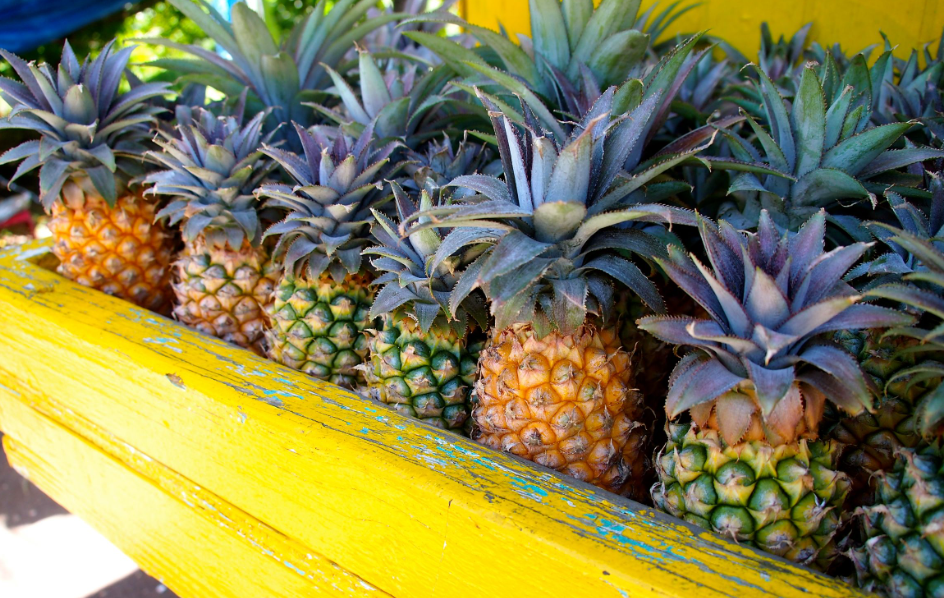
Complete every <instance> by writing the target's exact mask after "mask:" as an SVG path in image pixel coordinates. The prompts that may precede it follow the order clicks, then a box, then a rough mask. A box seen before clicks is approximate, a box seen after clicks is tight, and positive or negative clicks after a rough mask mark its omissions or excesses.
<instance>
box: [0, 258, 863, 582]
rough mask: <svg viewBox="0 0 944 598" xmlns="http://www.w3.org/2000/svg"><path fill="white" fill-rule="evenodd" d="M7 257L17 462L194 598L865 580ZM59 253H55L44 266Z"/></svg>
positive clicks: (8, 364) (7, 387)
mask: <svg viewBox="0 0 944 598" xmlns="http://www.w3.org/2000/svg"><path fill="white" fill-rule="evenodd" d="M50 259H53V260H54V258H52V256H51V254H50V253H49V246H48V244H42V243H35V244H31V245H27V246H25V247H20V248H11V249H7V250H5V251H2V252H0V429H2V430H3V432H4V433H5V434H7V436H5V437H4V443H5V448H6V451H7V455H8V456H9V459H10V461H11V463H12V464H13V466H14V467H16V468H17V470H18V471H20V472H21V473H22V474H24V475H25V476H26V477H28V478H29V479H30V480H32V481H33V482H35V483H36V484H37V485H38V486H39V487H40V488H42V489H43V490H44V491H45V492H47V493H48V494H50V495H51V496H52V497H53V498H55V499H56V500H57V501H59V502H61V503H62V504H63V505H64V506H65V507H66V508H68V509H69V510H70V511H72V512H74V513H76V514H78V515H79V516H81V517H82V518H83V519H85V520H86V521H87V522H89V523H90V524H91V525H93V526H94V527H96V528H97V529H98V530H99V531H101V532H102V533H103V534H104V535H105V536H107V537H108V538H109V539H110V540H112V541H113V542H114V543H115V544H116V545H118V547H120V548H121V549H122V550H123V551H125V552H126V553H127V554H128V555H129V556H130V557H131V558H133V559H134V560H135V561H137V562H138V563H139V564H140V566H141V567H142V568H143V569H144V570H145V571H147V572H148V573H150V574H151V575H154V576H156V577H158V578H160V579H161V580H162V581H163V582H164V583H165V584H166V585H167V586H168V587H170V588H171V589H173V590H174V591H175V592H176V593H178V594H179V595H180V596H182V597H184V598H211V597H217V596H219V597H239V598H269V597H272V598H274V597H293V596H313V595H319V596H320V595H374V596H386V595H390V596H404V597H405V596H463V597H464V596H482V597H486V596H487V597H491V596H518V597H531V596H572V597H576V596H593V597H606V596H614V597H619V596H623V597H633V598H636V597H641V596H698V598H708V597H710V596H736V597H738V598H747V597H751V596H772V597H773V596H776V597H788V596H807V597H810V596H824V597H826V596H829V597H832V596H856V595H861V594H860V593H859V592H858V591H856V590H855V589H853V588H851V587H849V586H847V585H845V584H843V583H842V582H840V581H838V580H834V579H830V578H828V577H825V576H822V575H818V574H816V573H813V572H811V571H808V570H806V569H804V568H802V567H797V566H795V565H792V564H789V563H787V562H785V561H783V560H780V559H777V558H775V557H771V556H769V555H765V554H763V553H761V552H758V551H755V550H753V549H750V548H747V547H744V546H738V545H737V544H735V543H733V542H729V541H727V540H726V539H724V538H721V537H719V536H716V535H714V534H712V533H708V532H705V531H704V530H701V529H698V528H695V527H692V526H689V525H686V524H684V523H682V522H680V521H678V520H676V519H673V518H671V517H668V516H666V515H663V514H660V513H657V512H654V511H653V510H652V509H650V508H647V507H644V506H641V505H639V504H637V503H633V502H631V501H628V500H625V499H622V498H620V497H617V496H614V495H612V494H609V493H606V492H603V491H600V490H597V489H594V488H592V487H590V486H587V485H584V484H581V483H579V482H576V481H574V480H572V479H570V478H567V477H565V476H561V475H558V474H556V473H554V472H551V471H548V470H546V469H543V468H540V467H537V466H534V465H532V464H530V463H528V462H525V461H522V460H519V459H517V458H516V457H513V456H509V455H505V454H501V453H497V452H493V451H491V450H489V449H486V448H484V447H481V446H479V445H477V444H475V443H474V442H472V441H470V440H468V439H465V438H460V437H458V436H456V435H453V434H450V433H446V432H442V431H440V430H438V429H435V428H432V427H430V426H427V425H425V424H423V423H420V422H417V421H415V420H412V419H408V418H406V417H403V416H401V415H399V414H397V413H395V412H393V411H391V410H388V409H387V408H385V407H383V406H380V405H375V404H373V403H370V402H367V401H365V400H364V399H361V398H359V397H358V396H356V395H354V394H351V393H349V392H346V391H344V390H342V389H340V388H337V387H335V386H333V385H331V384H327V383H324V382H320V381H318V380H314V379H312V378H309V377H307V376H305V375H303V374H300V373H298V372H295V371H292V370H290V369H287V368H284V367H281V366H279V365H276V364H274V363H272V362H268V361H265V360H263V359H260V358H258V357H256V356H255V355H253V354H252V353H250V352H249V351H245V350H242V349H239V348H237V347H233V346H230V345H228V344H226V343H224V342H222V341H220V340H218V339H215V338H210V337H207V336H204V335H202V334H200V333H198V332H196V331H193V330H190V329H188V328H186V327H184V326H183V325H181V324H178V323H176V322H173V321H171V320H169V319H166V318H163V317H160V316H156V315H154V314H151V313H149V312H146V311H143V310H140V309H137V308H135V307H134V306H132V305H130V304H128V303H125V302H123V301H120V300H117V299H114V298H112V297H109V296H107V295H104V294H102V293H99V292H97V291H93V290H90V289H87V288H84V287H81V286H79V285H77V284H74V283H72V282H69V281H67V280H65V279H64V278H62V277H60V276H59V275H57V274H55V273H54V272H52V271H51V270H50V269H48V265H49V261H50ZM44 264H45V265H46V266H47V267H43V265H44Z"/></svg>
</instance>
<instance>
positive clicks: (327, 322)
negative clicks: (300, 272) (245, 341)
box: [266, 272, 374, 389]
mask: <svg viewBox="0 0 944 598" xmlns="http://www.w3.org/2000/svg"><path fill="white" fill-rule="evenodd" d="M373 296H374V293H373V290H371V288H370V280H369V277H368V276H366V275H364V274H353V275H352V274H348V275H347V276H346V277H345V278H344V280H343V281H342V282H340V283H338V282H336V281H335V280H334V279H333V278H332V277H331V275H330V274H328V273H327V272H324V273H322V275H321V276H320V277H319V278H318V280H316V281H308V280H305V279H304V278H295V277H283V278H281V279H280V280H279V284H278V286H277V287H276V289H275V293H274V299H273V302H272V304H271V305H270V306H269V308H268V314H269V319H270V321H271V324H272V328H271V330H269V331H268V332H267V333H266V338H267V341H268V345H269V348H268V357H269V359H272V360H273V361H277V362H279V363H281V364H282V365H285V366H288V367H290V368H293V369H296V370H299V371H301V372H305V373H306V374H309V375H311V376H314V377H315V378H319V379H321V380H326V381H328V382H332V383H334V384H337V385H338V386H343V387H345V388H351V389H356V388H358V387H359V386H361V385H363V383H364V380H363V374H362V372H361V370H360V368H358V366H360V365H361V364H362V363H364V361H365V359H366V358H367V354H368V351H369V347H368V341H367V335H366V334H365V331H366V330H367V329H368V328H370V327H372V322H371V320H370V316H369V312H370V306H371V301H372V300H373Z"/></svg>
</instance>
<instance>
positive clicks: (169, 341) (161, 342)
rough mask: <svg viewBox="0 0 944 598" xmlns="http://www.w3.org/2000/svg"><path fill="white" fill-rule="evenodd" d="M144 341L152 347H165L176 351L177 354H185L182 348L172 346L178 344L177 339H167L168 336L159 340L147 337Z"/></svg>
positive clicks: (158, 338)
mask: <svg viewBox="0 0 944 598" xmlns="http://www.w3.org/2000/svg"><path fill="white" fill-rule="evenodd" d="M143 340H144V342H146V343H151V344H152V345H161V346H163V347H166V348H168V349H170V350H171V351H175V352H177V353H183V351H182V350H181V349H180V347H173V346H171V344H172V343H177V342H178V341H177V339H176V338H167V337H166V336H159V337H157V338H152V337H147V338H145V339H143Z"/></svg>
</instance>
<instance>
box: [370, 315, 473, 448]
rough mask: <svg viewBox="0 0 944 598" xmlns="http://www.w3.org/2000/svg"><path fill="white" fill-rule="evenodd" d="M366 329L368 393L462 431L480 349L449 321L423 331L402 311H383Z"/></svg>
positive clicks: (411, 413)
mask: <svg viewBox="0 0 944 598" xmlns="http://www.w3.org/2000/svg"><path fill="white" fill-rule="evenodd" d="M383 322H384V324H383V328H381V329H380V330H378V331H376V332H373V333H371V334H370V338H369V346H370V361H369V362H368V363H367V364H366V367H365V372H366V378H367V384H368V387H369V391H368V392H369V394H370V396H371V398H373V399H376V400H378V401H381V402H382V403H386V404H388V405H390V406H391V407H393V409H394V410H396V411H397V412H399V413H401V414H403V415H408V416H410V417H415V418H417V419H421V420H423V421H425V422H426V423H429V424H432V425H434V426H436V427H439V428H444V429H446V430H454V431H460V432H461V431H462V430H463V429H464V428H465V427H466V424H467V422H468V421H469V396H468V395H469V389H470V388H471V387H472V383H473V381H474V378H475V367H476V362H477V360H478V355H477V354H473V353H472V352H470V351H469V350H468V349H467V348H466V346H465V342H464V341H463V339H461V338H459V335H458V334H456V332H455V330H454V329H453V328H451V327H450V326H436V325H435V324H434V325H433V327H432V328H431V329H430V330H429V332H426V333H424V332H423V331H422V330H421V329H420V327H419V325H418V324H417V323H416V321H415V320H414V319H413V318H411V317H409V316H408V315H406V314H404V313H402V312H399V311H397V312H394V313H393V314H388V315H385V316H384V317H383Z"/></svg>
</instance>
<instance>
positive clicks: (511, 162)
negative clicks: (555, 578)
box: [417, 89, 695, 497]
mask: <svg viewBox="0 0 944 598" xmlns="http://www.w3.org/2000/svg"><path fill="white" fill-rule="evenodd" d="M613 99H614V90H612V89H611V90H608V91H607V92H605V93H604V94H603V95H602V96H601V98H600V100H599V101H598V102H597V103H596V104H595V105H594V108H593V109H592V110H591V112H589V113H588V114H587V115H585V116H584V117H583V118H582V119H581V122H579V123H578V124H577V126H576V127H575V128H574V133H573V134H572V135H571V136H570V137H569V138H567V139H566V140H565V142H564V143H563V144H558V143H556V142H555V141H554V140H552V139H551V138H550V137H549V136H546V135H545V134H543V133H542V132H539V131H537V130H534V129H532V128H523V129H520V128H519V127H518V126H517V125H515V124H513V122H512V121H511V119H509V118H508V117H507V116H506V115H505V114H504V113H502V112H501V111H499V110H497V108H496V107H495V106H494V105H491V104H490V102H489V100H488V99H487V98H483V102H484V103H485V104H486V107H488V108H489V111H490V114H492V117H493V128H494V131H495V135H496V139H497V142H498V148H499V152H500V155H501V159H502V162H503V163H504V165H505V167H504V170H505V178H504V181H502V180H499V179H497V178H494V177H491V176H486V175H464V176H460V177H458V178H457V179H455V180H454V181H453V182H452V183H451V186H456V187H459V188H463V189H468V190H471V191H474V192H475V195H472V196H467V197H465V198H463V200H462V203H456V204H452V205H448V206H444V207H441V208H434V209H432V210H426V211H423V212H420V213H419V216H417V217H425V218H428V219H429V226H441V227H447V228H449V227H455V230H453V231H452V232H451V233H449V235H448V236H446V238H445V239H444V241H443V245H444V246H448V247H449V248H450V249H452V248H460V247H465V246H468V245H473V246H475V245H485V248H484V251H483V253H482V254H481V255H480V256H479V257H477V258H476V259H475V261H473V262H472V263H471V264H470V265H469V267H468V268H466V269H465V270H464V271H463V273H462V275H461V276H460V278H459V281H458V282H457V284H456V287H455V289H454V290H453V291H452V294H451V297H450V306H451V308H453V309H454V308H455V307H456V306H458V305H460V304H461V302H462V301H463V300H464V299H465V297H466V296H467V295H468V294H469V293H470V292H471V291H472V290H473V289H476V288H482V289H484V291H485V293H486V295H487V297H488V299H489V302H490V309H491V313H492V315H493V316H494V317H495V324H494V327H493V328H492V329H491V331H490V333H489V341H488V344H487V346H486V347H485V349H484V350H483V351H482V354H481V356H480V358H479V369H478V377H477V379H476V382H475V395H476V404H475V406H474V408H473V412H472V417H473V420H474V429H473V433H472V437H473V438H474V439H475V440H477V441H478V442H480V443H482V444H485V445H487V446H489V447H492V448H495V449H499V450H503V451H508V452H512V453H514V454H516V455H519V456H522V457H525V458H527V459H531V460H533V461H535V462H536V463H539V464H541V465H544V466H547V467H551V468H553V469H556V470H558V471H561V472H564V473H566V474H569V475H571V476H574V477H576V478H578V479H580V480H583V481H586V482H589V483H592V484H595V485H598V486H600V487H602V488H605V489H607V490H611V491H613V492H618V493H621V494H627V495H630V496H634V497H641V496H642V494H643V492H644V487H643V484H642V483H641V481H642V479H643V476H644V475H645V472H646V469H647V465H646V460H647V459H646V444H647V432H646V430H645V427H644V426H643V425H642V424H641V422H640V420H641V418H642V410H643V405H642V400H641V397H640V394H639V392H638V391H637V390H636V389H635V386H634V381H633V378H634V374H635V368H634V363H633V362H632V360H631V357H630V355H629V354H628V353H627V352H626V351H624V350H623V349H622V348H621V346H620V344H619V338H618V336H617V334H616V330H615V328H614V327H613V325H612V323H610V322H607V321H606V318H607V316H609V315H612V311H613V303H614V301H613V295H614V293H613V289H612V287H611V282H612V281H613V280H615V281H617V282H618V283H620V284H623V285H626V286H627V287H629V288H630V289H632V290H633V291H634V292H635V293H636V294H638V295H639V296H640V297H641V298H642V300H643V301H645V302H646V303H647V304H648V305H649V306H650V307H652V308H653V309H655V310H656V311H662V309H663V304H662V299H661V297H660V296H659V294H658V292H657V291H656V288H655V285H654V284H653V283H652V282H651V281H650V280H649V279H648V278H647V277H646V276H645V275H643V273H642V272H641V271H640V269H639V268H638V267H637V266H636V265H635V264H633V263H632V262H631V261H630V260H628V259H625V258H624V257H622V256H620V255H618V254H617V253H616V252H615V251H613V248H621V249H626V250H627V251H629V252H630V253H631V254H636V255H639V256H640V257H641V258H643V259H645V258H649V257H652V253H651V252H652V251H654V252H656V253H657V254H658V253H659V252H660V251H661V248H662V247H663V245H662V244H661V243H660V242H659V241H658V237H656V236H654V235H652V234H650V233H649V232H647V231H646V230H644V229H642V228H633V227H632V226H629V225H631V224H632V223H633V222H635V221H639V222H653V223H658V222H673V223H675V224H683V225H684V224H694V223H695V220H694V217H693V215H692V214H691V213H690V212H687V211H685V210H680V209H675V208H670V207H666V206H662V205H658V204H643V203H635V202H634V199H635V198H637V197H640V196H644V195H643V194H642V193H640V194H636V195H634V192H635V191H637V190H640V191H641V188H643V187H644V186H645V184H646V182H648V181H649V180H651V178H652V176H651V172H652V171H651V170H649V171H644V172H643V173H642V174H639V175H637V176H636V177H634V178H632V179H630V178H625V179H624V178H621V177H620V172H621V167H622V165H623V164H624V162H625V161H626V159H627V156H628V154H629V153H630V152H631V151H632V150H633V147H634V145H635V142H639V144H641V143H642V142H641V141H640V139H641V138H642V137H643V136H644V135H645V131H644V129H643V128H641V127H640V126H638V125H639V124H640V123H642V122H644V121H645V120H646V118H645V117H646V116H648V115H649V114H650V113H651V110H652V106H653V105H654V103H655V102H656V97H655V96H653V97H651V98H650V99H649V100H647V101H644V102H643V103H642V104H641V105H640V106H638V107H637V108H636V109H635V110H634V112H633V113H632V114H631V115H630V117H629V118H627V119H625V120H616V121H613V120H608V119H609V116H608V115H609V114H611V113H612V107H613V106H612V103H613ZM651 168H652V169H658V168H659V166H658V165H654V166H652V167H651ZM618 225H619V226H618ZM623 225H626V226H623Z"/></svg>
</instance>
